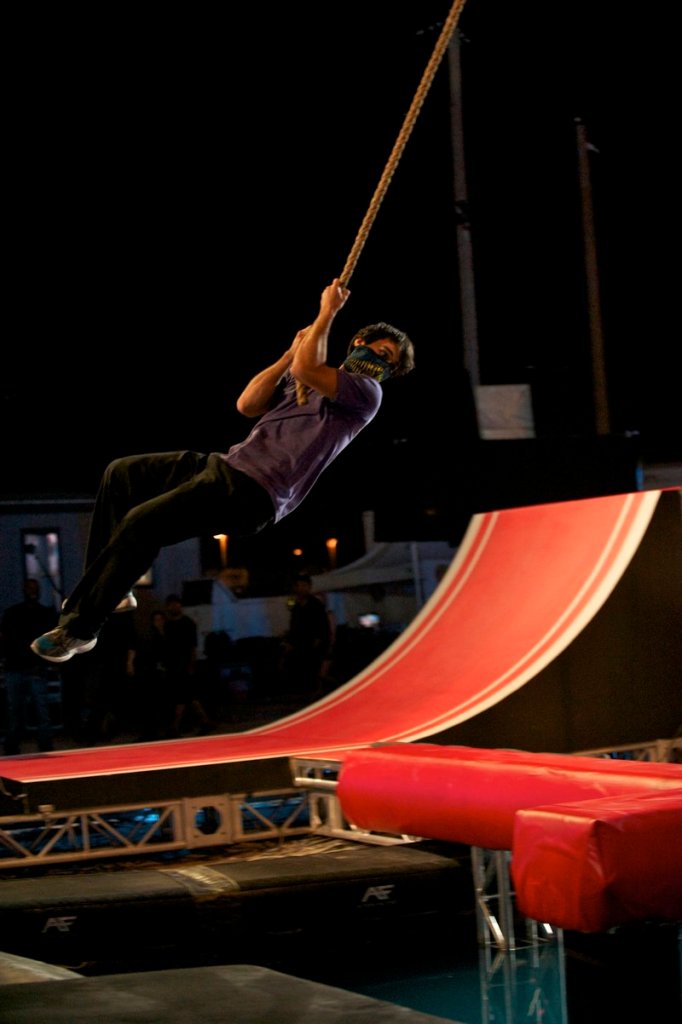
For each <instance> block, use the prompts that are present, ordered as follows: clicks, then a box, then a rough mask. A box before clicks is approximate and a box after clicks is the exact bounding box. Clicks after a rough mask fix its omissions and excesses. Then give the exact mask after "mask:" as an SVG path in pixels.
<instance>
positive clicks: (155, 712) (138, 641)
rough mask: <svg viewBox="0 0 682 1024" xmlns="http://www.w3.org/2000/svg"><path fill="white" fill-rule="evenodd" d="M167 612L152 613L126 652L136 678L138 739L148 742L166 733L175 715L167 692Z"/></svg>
mask: <svg viewBox="0 0 682 1024" xmlns="http://www.w3.org/2000/svg"><path fill="white" fill-rule="evenodd" d="M166 621H167V619H166V613H165V612H164V611H163V610H161V609H158V610H157V611H155V612H153V613H152V617H151V621H150V625H149V630H148V631H147V632H146V633H144V634H142V635H139V634H138V635H137V636H136V638H135V647H134V649H133V650H131V651H130V652H129V658H128V674H129V675H131V676H134V678H135V680H136V684H137V685H136V693H137V695H138V713H139V726H140V740H141V741H142V742H145V743H146V742H148V741H151V740H160V739H164V738H165V737H167V736H168V734H169V732H170V729H171V725H172V723H173V721H174V717H175V704H174V696H173V695H171V694H170V692H169V673H168V661H169V658H168V641H167V638H166Z"/></svg>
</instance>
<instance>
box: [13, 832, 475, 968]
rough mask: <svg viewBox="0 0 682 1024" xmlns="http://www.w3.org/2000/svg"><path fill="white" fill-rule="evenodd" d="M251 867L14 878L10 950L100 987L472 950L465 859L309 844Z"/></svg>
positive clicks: (240, 862) (440, 847) (450, 847)
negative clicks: (107, 978) (203, 968)
mask: <svg viewBox="0 0 682 1024" xmlns="http://www.w3.org/2000/svg"><path fill="white" fill-rule="evenodd" d="M245 845H246V844H245ZM243 857H244V859H234V858H233V859H230V860H227V859H224V860H220V859H218V857H214V858H213V859H206V858H200V857H198V856H186V857H184V858H182V857H175V858H174V859H173V860H171V861H169V862H168V863H167V864H165V865H164V864H163V863H161V865H160V864H159V862H158V860H157V862H156V863H155V864H154V866H149V865H147V866H145V864H144V863H142V864H140V865H139V866H135V864H134V862H133V863H130V862H127V863H126V864H124V865H122V864H121V863H120V862H116V868H111V869H110V870H106V869H104V868H101V869H100V870H98V871H92V870H91V869H90V870H87V869H81V870H80V871H78V870H70V871H69V870H67V869H65V871H64V873H60V874H54V873H52V874H47V875H44V876H42V877H41V876H38V877H36V876H35V875H32V876H31V877H14V878H7V879H4V880H3V882H2V888H1V890H0V934H2V936H3V938H2V948H3V950H4V952H5V953H10V954H14V955H17V956H24V957H31V958H34V959H38V960H40V961H43V962H46V963H50V964H55V965H59V966H61V967H67V968H75V969H78V970H79V971H83V970H85V971H86V972H87V973H91V974H93V973H97V974H102V973H116V972H120V971H124V970H136V971H137V970H152V969H158V968H162V967H163V968H166V967H178V966H197V965H206V964H211V963H224V962H243V961H246V962H252V963H262V964H266V965H268V966H271V967H273V968H278V969H284V970H288V969H290V968H292V966H293V965H295V964H296V962H298V963H300V959H301V955H303V957H304V959H305V961H306V963H307V964H308V965H309V966H311V965H314V964H315V963H316V962H318V963H320V964H325V963H327V962H329V961H330V960H333V959H338V958H345V957H347V956H348V950H349V949H352V950H353V955H354V956H355V957H357V956H358V955H360V956H361V955H362V950H363V949H366V950H367V951H368V955H371V956H372V957H373V958H374V959H376V957H377V956H378V955H379V954H378V953H377V949H383V950H384V955H386V956H387V957H391V958H395V957H399V956H401V955H403V953H404V951H405V950H406V949H409V950H411V955H414V953H415V946H416V947H417V949H419V948H423V949H426V948H427V947H429V946H432V947H433V948H436V944H437V943H438V942H439V937H440V936H441V935H442V934H443V932H444V931H445V932H447V935H448V939H447V941H448V942H450V943H452V945H453V947H454V946H456V944H457V942H458V941H461V942H462V943H465V942H466V943H467V944H468V945H469V946H471V945H472V944H475V923H474V906H475V900H474V893H473V882H472V872H471V864H470V851H469V850H468V848H466V847H463V846H462V847H459V846H455V845H454V844H445V843H432V842H418V843H408V844H405V845H389V846H372V845H366V844H360V843H352V842H345V841H342V840H338V839H336V840H329V839H328V840H323V839H321V838H317V839H315V838H314V837H310V838H302V839H298V840H294V839H292V840H290V841H288V842H287V843H286V844H285V845H283V846H282V847H281V849H278V846H277V843H276V842H273V843H271V844H265V849H264V850H263V851H262V852H261V853H260V854H259V853H258V847H256V848H255V849H254V850H253V852H252V853H251V854H248V853H243ZM249 857H250V858H251V859H249ZM458 931H460V932H461V933H463V934H462V937H461V939H459V938H458V937H457V932H458ZM370 950H373V952H371V953H370Z"/></svg>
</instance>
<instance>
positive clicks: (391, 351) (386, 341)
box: [353, 338, 400, 367]
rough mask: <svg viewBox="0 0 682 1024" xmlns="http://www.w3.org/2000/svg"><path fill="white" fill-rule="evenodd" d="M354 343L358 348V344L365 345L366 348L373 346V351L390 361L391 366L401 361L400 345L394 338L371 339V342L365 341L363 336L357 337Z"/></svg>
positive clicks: (386, 361) (385, 360)
mask: <svg viewBox="0 0 682 1024" xmlns="http://www.w3.org/2000/svg"><path fill="white" fill-rule="evenodd" d="M353 345H354V346H355V347H356V348H357V346H358V345H364V346H365V348H371V349H372V351H373V352H376V354H377V355H378V356H379V357H380V358H381V359H383V360H384V362H385V363H388V365H389V366H391V367H395V366H397V365H398V362H399V361H400V346H399V345H398V342H397V341H394V340H393V338H378V339H377V340H376V341H370V342H369V343H368V342H366V341H363V340H362V338H356V339H355V341H354V342H353Z"/></svg>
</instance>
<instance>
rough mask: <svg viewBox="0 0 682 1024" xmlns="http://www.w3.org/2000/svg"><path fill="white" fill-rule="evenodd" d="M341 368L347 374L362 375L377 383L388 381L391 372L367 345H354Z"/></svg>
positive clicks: (389, 367) (383, 360) (390, 368)
mask: <svg viewBox="0 0 682 1024" xmlns="http://www.w3.org/2000/svg"><path fill="white" fill-rule="evenodd" d="M343 368H344V370H347V371H348V373H363V374H365V375H366V376H367V377H374V379H375V380H378V381H379V383H381V382H382V381H384V380H388V378H389V377H390V376H391V373H392V372H393V367H392V366H391V365H390V364H389V363H387V362H386V360H385V359H382V358H381V356H380V355H378V354H377V353H376V352H375V351H374V349H373V348H369V347H368V346H367V345H356V347H355V348H354V349H353V351H352V352H351V354H350V355H349V356H348V357H347V358H346V359H345V361H344V363H343Z"/></svg>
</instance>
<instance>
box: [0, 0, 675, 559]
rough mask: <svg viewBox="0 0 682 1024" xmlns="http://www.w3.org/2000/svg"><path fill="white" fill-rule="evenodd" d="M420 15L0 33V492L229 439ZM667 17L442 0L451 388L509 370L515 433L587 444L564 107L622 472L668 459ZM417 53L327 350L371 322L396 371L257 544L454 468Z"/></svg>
mask: <svg viewBox="0 0 682 1024" xmlns="http://www.w3.org/2000/svg"><path fill="white" fill-rule="evenodd" d="M448 11H449V7H448V5H447V4H441V3H431V2H428V3H419V4H409V5H405V6H403V7H402V8H401V10H400V11H397V10H396V8H395V5H394V4H392V3H388V2H384V0H379V2H374V3H368V2H365V3H360V2H354V0H351V2H349V3H345V4H344V5H342V6H341V7H339V6H337V5H331V4H312V3H293V4H289V5H287V6H286V7H285V8H279V7H272V8H271V7H270V5H267V6H265V7H260V8H259V7H256V6H255V5H254V6H251V7H249V8H248V9H247V8H244V7H241V8H237V9H234V8H232V7H229V8H222V7H221V8H218V7H217V6H216V7H211V8H210V9H207V8H203V9H202V8H201V7H199V8H197V7H191V8H190V7H189V6H185V7H183V6H180V7H178V8H172V9H171V8H168V9H166V8H160V9H157V10H154V11H153V12H152V11H150V10H144V11H143V10H140V9H137V8H136V9H132V8H131V9H124V8H120V7H105V8H102V7H97V8H96V9H94V8H93V9H90V10H87V11H85V12H84V11H78V12H73V11H65V10H63V9H61V10H48V11H42V12H41V13H40V14H38V13H37V12H35V11H24V13H23V14H17V13H16V12H15V13H14V14H11V15H6V16H5V18H6V33H5V38H6V41H7V42H6V45H7V48H8V50H9V51H10V59H9V62H8V67H9V85H8V90H7V95H6V102H5V110H6V115H7V121H6V138H5V165H6V171H7V172H8V174H7V180H8V184H7V185H6V188H5V215H6V224H7V227H8V231H7V234H6V245H5V252H6V257H7V260H8V272H7V275H6V279H5V286H6V288H5V295H6V307H5V309H6V317H5V331H4V335H5V341H4V345H3V352H4V355H3V362H4V367H3V372H2V385H1V388H0V392H1V405H0V411H1V417H2V420H1V423H0V427H1V429H2V438H3V452H4V456H3V463H4V471H3V488H2V490H3V492H4V493H5V495H9V494H14V495H16V494H18V495H29V494H35V493H46V492H55V491H57V492H60V493H72V492H74V491H77V492H84V493H92V492H94V489H95V487H96V485H97V481H98V480H99V477H100V474H101V471H102V469H103V468H104V466H105V465H106V463H107V462H108V461H109V460H110V459H111V458H113V457H115V456H117V455H122V454H129V453H133V452H144V451H155V450H172V449H176V448H196V449H199V450H203V451H207V450H225V449H226V448H227V447H229V445H230V444H231V443H233V442H234V441H236V440H238V439H240V438H241V437H243V436H244V434H245V432H246V430H247V429H248V426H249V424H248V423H247V422H246V421H243V420H242V419H241V418H240V417H239V416H238V414H237V413H236V411H235V409H234V401H235V399H236V397H237V395H238V393H239V391H240V390H241V388H242V386H243V385H244V383H245V381H246V380H247V379H248V377H249V376H250V375H251V374H252V373H254V372H255V371H257V370H258V369H260V368H262V366H263V365H265V364H266V363H268V362H270V361H272V360H273V359H274V358H276V357H277V356H278V355H279V353H280V352H281V351H282V350H283V349H284V348H285V347H286V346H287V345H288V344H289V342H290V340H291V338H292V337H293V335H294V333H295V332H296V330H297V329H298V328H299V327H301V326H304V325H305V324H306V323H308V322H310V319H311V318H312V317H313V316H314V314H315V312H316V309H317V302H318V298H319V293H320V291H321V290H322V288H323V287H324V286H325V284H326V283H328V281H329V280H330V279H331V278H332V277H334V276H336V275H338V274H340V272H341V270H342V268H343V267H344V265H345V262H346V258H347V256H348V254H349V253H350V250H351V247H352V245H353V242H354V240H355V237H356V234H357V232H358V229H359V228H360V225H361V223H362V220H363V218H364V216H365V213H366V211H367V208H368V206H369V202H370V200H371V198H372V196H373V194H374V191H375V188H376V187H377V184H378V182H379V179H380V176H381V174H382V172H383V170H384V168H385V165H386V162H387V160H388V157H389V154H390V153H391V150H392V147H393V145H394V143H395V141H396V138H397V136H398V132H399V131H400V128H401V126H402V124H403V120H404V118H405V115H406V114H407V111H408V109H409V107H410V104H411V102H412V99H413V96H414V94H415V92H416V89H417V86H418V84H419V82H420V81H421V78H422V75H423V73H424V70H425V68H426V65H427V63H428V60H429V58H430V56H431V54H432V52H433V48H434V46H435V43H436V39H437V37H438V34H439V32H440V27H441V25H442V22H443V21H444V19H445V18H446V16H447V14H448ZM671 17H672V16H671V12H670V8H669V6H668V5H664V4H663V3H662V0H660V2H654V3H651V4H649V5H648V6H647V8H646V11H645V12H643V11H642V10H641V9H640V8H639V7H638V6H635V5H628V4H616V3H611V2H606V0H574V2H572V3H571V4H564V3H559V4H546V3H540V2H535V3H530V4H525V5H510V4H506V3H498V2H483V0H469V3H467V4H466V5H465V7H464V9H463V12H462V15H461V17H460V20H459V25H458V30H459V31H460V32H461V58H462V90H463V109H464V135H465V145H466V165H467V166H466V175H467V183H468V193H469V209H470V216H471V230H472V235H471V237H472V247H473V254H474V273H475V284H476V299H477V317H478V340H479V353H480V368H481V383H484V384H496V383H502V384H503V383H517V382H527V383H529V384H530V385H531V387H532V393H533V401H534V413H535V421H536V429H537V432H538V434H539V435H540V436H542V437H545V438H549V439H552V438H559V439H562V440H563V441H565V439H566V438H574V437H575V438H579V439H580V438H585V437H589V436H590V434H591V433H592V432H593V429H594V427H593V422H594V420H593V408H592V385H593V381H592V371H591V362H590V338H589V326H588V319H587V295H586V279H585V265H584V257H583V249H582V245H583V241H582V229H581V213H580V196H579V186H578V170H577V155H576V129H575V119H576V118H581V119H582V121H583V122H584V124H585V126H586V131H587V133H588V137H589V140H590V143H591V145H592V146H593V147H594V148H593V150H592V151H591V155H590V161H591V163H590V166H591V173H592V195H593V203H594V213H595V232H596V240H597V250H598V257H599V283H600V290H601V313H602V321H603V331H604V343H605V356H606V372H607V385H608V399H609V408H610V418H611V430H612V433H613V435H614V436H616V437H623V436H626V435H628V436H630V435H632V436H634V437H635V438H636V439H637V441H636V443H637V445H638V448H639V449H640V450H641V452H642V454H643V456H644V457H645V458H646V459H647V460H648V461H670V460H680V459H682V443H681V441H680V430H679V404H680V403H679V385H678V374H677V369H676V352H677V351H679V331H678V327H677V311H676V310H673V309H672V298H671V296H672V280H671V279H672V274H671V273H670V271H669V265H670V256H669V252H670V248H671V246H674V239H675V237H676V232H675V230H674V225H673V223H672V215H673V210H674V209H676V207H677V205H678V204H677V203H676V202H675V200H676V199H677V195H676V189H674V186H673V182H674V181H675V164H674V160H675V153H674V150H675V149H676V146H675V140H674V136H675V134H676V133H675V131H674V128H675V124H674V122H673V119H672V116H673V112H672V108H673V100H672V97H673V94H674V84H675V83H674V81H673V67H674V61H673V55H672V39H673V35H674V33H673V27H672V24H671ZM446 64H447V62H446V61H444V62H443V63H442V65H441V67H440V68H439V70H438V72H437V74H436V77H435V79H434V81H433V84H432V86H431V88H430V90H429V92H428V95H427V97H426V100H425V103H424V106H423V109H422V111H421V113H420V115H419V118H418V120H417V123H416V125H415V128H414V130H413V132H412V135H411V137H410V138H409V141H408V143H407V145H406V148H405V151H404V152H403V155H402V157H401V160H400V163H399V166H398V168H397V171H396V173H395V175H394V178H393V180H392V182H391V184H390V186H389V188H388V191H387V194H386V196H385V198H384V200H383V203H382V205H381V208H380V210H379V213H378V215H377V218H376V220H375V222H374V224H373V226H372V228H371V231H370V234H369V237H368V240H367V242H366V244H365V247H364V249H363V251H362V253H361V255H360V257H359V260H358V263H357V265H356V269H355V271H354V273H353V276H352V279H351V282H350V286H351V292H352V294H351V297H350V299H349V301H348V303H347V305H346V307H345V308H344V310H343V311H342V313H341V314H340V315H339V317H338V318H337V321H336V324H335V327H334V332H333V336H332V343H331V349H332V359H335V358H338V360H339V362H340V361H341V358H342V355H343V352H344V351H345V347H346V344H347V340H348V337H349V335H350V334H351V333H352V331H353V330H354V329H355V328H356V327H359V326H361V325H363V324H365V323H370V322H374V321H376V320H387V321H390V322H393V323H395V324H397V325H398V326H400V327H401V328H403V329H404V330H406V331H407V332H408V333H409V334H410V335H411V336H412V337H413V340H414V342H415V345H416V350H417V370H416V371H415V373H414V374H412V375H411V376H410V377H408V378H406V379H405V380H401V381H393V382H390V383H389V384H388V385H387V386H386V387H385V392H384V393H385V398H384V407H383V410H382V412H381V413H380V415H379V417H378V419H377V420H376V421H375V422H374V423H373V424H371V425H370V427H369V428H367V430H366V431H365V432H364V434H363V435H361V438H359V439H358V441H357V442H356V444H354V445H353V446H351V448H350V449H349V450H348V451H347V452H344V453H343V455H342V456H341V457H340V459H339V460H338V464H337V465H335V466H334V467H332V469H331V470H330V471H329V472H328V474H327V476H326V478H325V480H324V483H321V484H320V485H318V488H317V489H316V491H315V492H314V493H313V495H311V496H310V498H309V499H308V503H307V507H306V511H305V514H303V512H301V513H296V514H295V515H294V517H292V522H291V523H289V524H287V525H286V528H285V527H284V524H282V527H280V528H278V529H279V531H280V532H279V539H280V541H285V542H286V544H288V543H289V541H290V539H291V538H293V535H294V534H295V533H296V532H297V531H298V532H299V533H303V534H304V535H305V536H306V537H307V538H308V539H310V538H311V537H312V535H313V534H318V533H319V535H320V536H328V535H329V534H330V533H331V532H335V533H337V535H338V534H339V533H341V532H342V531H343V530H344V529H347V530H349V531H351V532H354V536H356V535H357V530H358V527H357V520H356V518H355V513H356V512H357V511H358V510H360V509H362V508H367V507H370V505H371V504H372V503H373V502H376V501H377V493H378V492H379V493H380V494H381V496H382V499H383V501H384V503H385V504H386V503H388V504H390V505H393V506H394V507H395V508H396V510H398V509H399V508H400V506H401V505H402V504H405V503H408V504H409V503H412V504H414V503H415V502H416V503H417V504H420V503H423V502H424V501H427V502H428V501H429V499H430V497H431V495H432V494H435V495H436V500H442V499H443V495H446V494H448V495H449V494H451V492H452V491H453V490H457V488H458V487H466V479H467V477H466V473H464V474H463V475H462V474H461V473H460V469H461V467H462V466H465V467H466V466H470V465H471V462H472V459H474V460H475V458H476V446H475V443H474V440H473V439H474V436H475V429H476V428H475V421H474V417H473V405H472V396H471V388H470V381H469V380H468V378H467V376H466V373H465V371H464V363H463V358H464V357H463V344H462V316H461V312H460V308H459V281H458V262H457V252H456V220H455V209H454V200H453V171H452V146H451V132H450V111H449V102H450V92H449V84H448V76H447V67H446ZM668 236H670V237H668ZM351 527H352V529H351ZM275 534H277V531H275ZM290 535H291V537H290ZM276 540H277V536H276V537H275V541H276ZM354 543H355V541H351V540H350V539H349V540H348V548H347V554H348V555H350V554H351V548H352V546H353V544H354ZM263 550H264V551H265V550H266V549H263ZM340 557H341V559H342V560H343V548H342V549H341V550H340Z"/></svg>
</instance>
